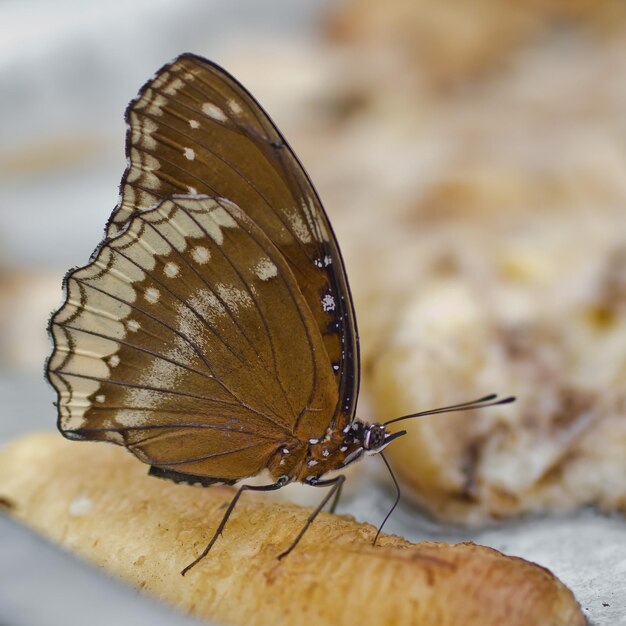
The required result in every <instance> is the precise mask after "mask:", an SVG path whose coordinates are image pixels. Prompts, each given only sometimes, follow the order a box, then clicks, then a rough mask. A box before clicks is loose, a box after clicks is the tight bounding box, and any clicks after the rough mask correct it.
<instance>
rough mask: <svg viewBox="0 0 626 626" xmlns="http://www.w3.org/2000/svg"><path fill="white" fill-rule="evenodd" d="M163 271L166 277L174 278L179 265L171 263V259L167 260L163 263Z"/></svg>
mask: <svg viewBox="0 0 626 626" xmlns="http://www.w3.org/2000/svg"><path fill="white" fill-rule="evenodd" d="M163 271H164V272H165V275H166V276H167V277H168V278H175V277H176V276H178V272H179V267H178V265H176V263H172V262H171V261H168V262H167V263H166V264H165V267H164V268H163Z"/></svg>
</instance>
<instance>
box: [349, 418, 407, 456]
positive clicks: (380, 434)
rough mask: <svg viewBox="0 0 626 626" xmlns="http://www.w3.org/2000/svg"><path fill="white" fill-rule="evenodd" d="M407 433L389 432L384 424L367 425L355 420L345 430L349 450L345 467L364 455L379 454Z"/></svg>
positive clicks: (403, 431) (402, 431)
mask: <svg viewBox="0 0 626 626" xmlns="http://www.w3.org/2000/svg"><path fill="white" fill-rule="evenodd" d="M405 434H406V431H405V430H401V431H398V432H394V433H391V432H388V431H387V428H386V426H385V425H384V424H367V423H365V422H361V421H360V420H354V421H353V422H352V423H351V424H350V425H349V426H348V427H347V428H346V429H345V430H344V444H346V445H347V447H348V448H349V452H348V454H346V457H345V459H344V461H343V467H345V466H346V465H349V464H350V463H352V462H353V461H356V460H357V459H360V458H361V457H362V456H363V455H364V454H377V453H378V452H381V451H382V450H384V448H386V447H387V446H388V445H389V444H390V443H391V442H392V441H393V440H394V439H396V438H397V437H401V436H402V435H405Z"/></svg>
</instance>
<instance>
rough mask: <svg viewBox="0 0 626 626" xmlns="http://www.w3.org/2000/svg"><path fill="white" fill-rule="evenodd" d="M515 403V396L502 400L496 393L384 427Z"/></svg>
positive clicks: (411, 415) (386, 424) (393, 420)
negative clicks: (456, 412)
mask: <svg viewBox="0 0 626 626" xmlns="http://www.w3.org/2000/svg"><path fill="white" fill-rule="evenodd" d="M511 402H515V397H514V396H509V397H508V398H500V399H498V396H497V395H496V394H495V393H492V394H490V395H488V396H485V397H484V398H479V399H478V400H472V401H471V402H462V403H461V404H453V405H451V406H444V407H441V408H439V409H431V410H429V411H421V412H419V413H411V414H410V415H403V416H402V417H396V418H395V419H392V420H389V421H388V422H385V423H384V425H385V426H388V425H389V424H393V423H394V422H400V421H402V420H408V419H411V418H413V417H424V416H426V415H437V414H439V413H453V412H454V411H469V410H471V409H484V408H485V407H488V406H499V405H501V404H510V403H511Z"/></svg>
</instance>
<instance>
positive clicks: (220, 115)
mask: <svg viewBox="0 0 626 626" xmlns="http://www.w3.org/2000/svg"><path fill="white" fill-rule="evenodd" d="M202 112H203V113H204V114H205V115H208V116H209V117H210V118H213V119H214V120H217V121H218V122H225V121H226V120H227V119H228V118H227V117H226V113H224V111H222V109H220V108H219V107H218V106H217V105H215V104H213V103H212V102H205V103H204V104H203V105H202Z"/></svg>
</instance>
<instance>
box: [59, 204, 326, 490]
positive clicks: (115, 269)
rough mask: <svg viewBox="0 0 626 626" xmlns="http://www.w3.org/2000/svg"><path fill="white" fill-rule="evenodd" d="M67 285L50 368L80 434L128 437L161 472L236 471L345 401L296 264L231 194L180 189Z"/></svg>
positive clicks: (246, 470)
mask: <svg viewBox="0 0 626 626" xmlns="http://www.w3.org/2000/svg"><path fill="white" fill-rule="evenodd" d="M65 288H66V296H67V298H66V302H65V303H64V305H63V306H62V308H61V309H60V310H59V311H58V312H57V313H56V314H55V315H54V316H53V318H52V320H51V333H52V337H53V340H54V345H55V348H54V352H53V354H52V356H51V357H50V360H49V363H48V376H49V379H50V381H51V382H52V384H53V385H54V386H55V388H56V389H57V391H58V408H59V428H60V429H61V431H62V432H63V433H64V434H65V435H66V436H68V437H70V438H75V439H100V440H105V441H110V442H113V443H118V444H121V445H124V446H126V447H128V448H129V449H130V450H131V451H132V452H133V453H134V454H135V455H136V456H138V457H139V458H140V459H141V460H143V461H145V462H147V463H150V464H151V465H153V466H155V467H157V468H158V469H159V470H161V473H163V472H168V471H169V472H175V473H176V474H177V475H178V474H181V475H191V476H199V477H210V478H212V479H219V480H225V481H232V480H237V479H239V478H243V477H246V476H251V475H255V474H257V473H258V472H259V471H260V470H261V469H263V468H264V467H266V466H267V464H268V461H269V459H270V458H271V456H272V455H273V454H274V453H275V452H276V451H277V450H278V449H279V448H281V447H282V446H283V445H285V442H286V441H289V440H294V433H295V432H296V431H297V430H298V428H299V424H300V423H301V422H302V421H304V420H306V419H308V416H310V415H313V416H319V415H327V416H328V415H332V414H333V412H334V410H335V407H336V405H337V385H336V381H335V379H334V375H333V371H332V368H331V365H330V363H329V361H328V357H327V354H326V349H325V346H324V344H323V340H322V337H321V334H320V332H319V329H318V328H317V325H316V323H315V320H314V319H313V317H312V315H311V312H310V309H309V307H308V305H307V303H306V301H305V300H304V297H303V296H302V293H301V291H300V289H299V287H298V283H297V281H296V279H295V277H294V275H293V272H292V271H291V269H290V267H289V265H288V264H287V263H286V261H285V259H284V257H283V255H282V254H281V253H280V251H279V250H277V248H276V247H275V246H274V245H273V243H272V242H271V241H270V239H269V238H268V237H267V236H266V235H265V234H264V232H263V231H262V229H260V228H259V227H258V226H257V225H256V224H255V222H254V221H253V220H251V219H250V218H249V217H248V216H247V215H246V213H244V212H243V211H242V210H240V209H239V208H238V207H237V206H236V205H235V204H233V203H231V202H229V201H227V200H223V199H212V198H208V197H201V196H195V197H189V196H179V197H173V198H171V199H168V200H165V201H163V202H161V203H160V204H159V205H157V207H156V208H153V209H150V210H147V211H144V212H141V213H136V214H134V216H133V217H131V218H130V220H129V221H127V223H126V225H125V227H124V228H123V230H122V231H121V232H120V233H119V234H118V235H117V236H115V237H113V238H110V239H108V240H105V242H104V243H103V244H101V246H100V247H99V248H98V249H97V250H96V252H95V253H94V255H93V256H92V261H91V262H90V263H89V264H88V265H87V266H85V267H83V268H80V269H77V270H74V271H72V272H71V273H70V274H69V275H68V276H67V278H66V284H65ZM166 475H167V474H166Z"/></svg>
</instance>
